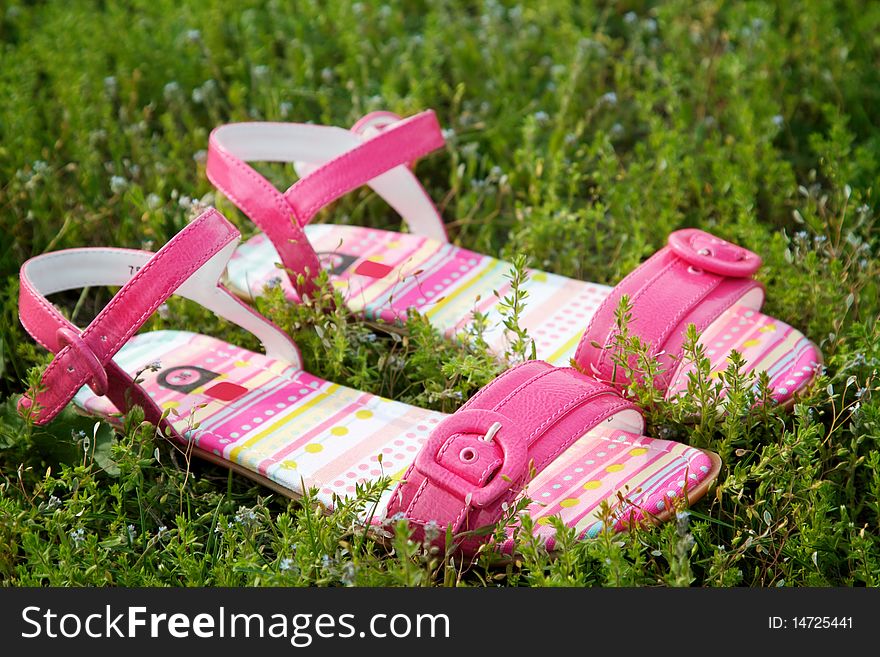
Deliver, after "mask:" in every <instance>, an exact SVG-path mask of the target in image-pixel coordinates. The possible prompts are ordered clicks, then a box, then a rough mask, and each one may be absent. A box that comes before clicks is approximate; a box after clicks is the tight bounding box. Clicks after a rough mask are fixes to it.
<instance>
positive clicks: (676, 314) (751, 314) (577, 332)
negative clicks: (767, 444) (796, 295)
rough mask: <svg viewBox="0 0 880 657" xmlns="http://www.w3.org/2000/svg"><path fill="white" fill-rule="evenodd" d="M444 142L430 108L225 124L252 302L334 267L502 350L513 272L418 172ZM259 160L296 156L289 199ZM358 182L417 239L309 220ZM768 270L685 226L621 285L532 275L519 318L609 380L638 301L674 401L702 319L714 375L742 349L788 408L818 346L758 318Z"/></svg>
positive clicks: (216, 145) (344, 280)
mask: <svg viewBox="0 0 880 657" xmlns="http://www.w3.org/2000/svg"><path fill="white" fill-rule="evenodd" d="M442 144H443V137H442V134H441V132H440V128H439V125H438V124H437V120H436V117H435V116H434V114H433V112H430V111H429V112H423V113H421V114H417V115H415V116H412V117H409V118H407V119H403V120H401V119H399V117H397V116H396V115H394V114H391V113H389V112H379V113H373V114H370V115H367V116H366V117H364V118H363V119H361V120H360V121H359V122H358V123H357V124H355V126H354V127H353V128H352V129H351V130H346V129H344V128H338V127H330V126H315V125H311V124H294V123H288V124H285V123H237V124H229V125H224V126H221V127H219V128H217V129H215V130H214V131H213V133H212V134H211V138H210V143H209V150H208V164H207V174H208V177H209V178H210V180H211V181H212V182H213V183H214V184H215V186H216V187H217V188H218V189H219V190H220V191H222V192H223V193H224V194H225V195H226V196H227V197H228V198H229V199H230V200H231V201H232V202H233V203H235V204H236V205H237V206H238V207H239V208H240V209H241V210H242V211H243V212H244V213H245V214H246V215H247V216H248V217H250V218H251V219H252V220H253V221H254V223H256V224H257V226H258V227H260V228H261V229H262V231H263V233H262V234H258V235H256V236H255V237H253V238H251V239H250V240H248V241H247V242H246V243H245V244H243V245H242V246H241V247H240V248H239V249H238V250H237V251H236V253H235V255H234V256H233V258H232V260H231V261H230V264H229V268H228V272H227V277H228V278H227V281H228V285H229V287H230V289H232V290H233V291H235V292H236V293H237V294H239V295H240V296H242V297H243V298H247V299H253V298H255V297H257V296H259V295H261V294H263V292H264V291H265V289H266V288H267V287H277V286H281V287H282V288H283V290H284V293H285V295H286V296H287V297H288V298H289V299H290V300H291V301H292V302H295V301H297V300H298V299H299V298H301V295H302V294H307V293H309V292H310V291H311V290H312V289H313V281H314V277H315V275H316V274H317V272H318V271H319V270H320V269H325V270H327V272H328V274H329V276H330V280H331V283H332V285H333V286H334V287H335V288H336V289H338V290H339V291H340V292H341V293H342V295H343V297H344V298H345V300H346V303H347V304H348V306H349V308H350V309H351V310H352V311H354V312H357V313H361V314H362V315H363V316H365V317H366V318H368V319H373V320H383V321H385V322H389V323H399V322H401V321H402V320H403V319H404V318H405V317H406V313H407V310H408V309H409V308H415V309H417V310H418V311H419V312H420V313H422V314H423V315H425V316H427V317H428V319H429V320H430V321H431V323H432V324H433V325H435V326H436V327H437V328H438V329H440V330H441V331H443V332H444V333H446V334H447V335H449V336H456V335H459V334H461V333H462V332H463V331H464V330H465V329H466V328H467V327H468V325H469V324H470V323H471V321H472V320H473V314H474V311H478V312H480V313H482V314H484V315H486V316H487V317H488V326H489V330H488V332H487V335H486V339H487V341H488V343H489V345H490V347H491V348H492V349H493V350H494V351H495V352H496V353H499V354H502V353H504V351H505V349H506V348H507V346H508V335H507V334H506V332H505V329H504V327H503V325H502V322H501V319H500V307H499V304H500V302H501V299H502V298H503V297H504V296H505V295H506V294H507V293H508V292H509V290H510V282H509V280H508V279H507V274H508V273H509V271H510V269H511V266H510V265H509V264H508V263H506V262H503V261H500V260H497V259H495V258H491V257H489V256H485V255H481V254H478V253H474V252H473V251H469V250H467V249H463V248H460V247H457V246H454V245H452V244H449V243H448V240H447V237H446V233H445V229H444V227H443V221H442V219H441V217H440V214H439V212H438V211H437V209H436V208H435V206H434V205H433V203H431V201H430V199H429V197H428V195H427V193H426V192H425V190H424V188H423V187H422V186H421V185H420V184H419V182H418V180H417V179H416V178H415V176H414V175H413V173H412V171H411V168H410V164H411V162H412V161H413V160H414V159H416V158H417V157H419V156H422V155H425V154H427V153H429V152H431V151H433V150H435V149H437V148H439V147H440V146H442ZM255 160H259V161H273V162H294V163H295V165H296V168H297V171H298V172H299V173H300V174H301V176H302V177H301V178H300V179H299V181H298V182H297V183H295V184H294V185H293V186H292V187H291V188H290V189H288V190H287V191H286V192H285V193H283V194H282V193H281V192H279V191H277V190H276V189H275V188H274V187H273V186H272V185H271V184H270V183H269V182H268V181H267V180H266V179H265V178H263V177H262V176H261V175H260V174H258V173H257V172H256V171H255V170H254V169H253V168H251V167H250V166H249V165H248V164H246V162H247V161H255ZM364 184H367V185H369V186H370V187H372V188H373V190H374V191H376V193H378V194H379V195H380V196H382V198H383V199H385V200H386V201H387V202H388V203H389V205H390V206H391V207H392V208H394V209H395V210H396V211H397V212H398V213H399V214H400V215H401V216H402V217H403V219H404V221H405V223H406V224H407V226H408V228H409V231H410V232H409V233H394V232H389V231H383V230H377V229H369V228H358V227H354V226H343V225H333V224H321V225H310V224H309V222H310V221H311V219H312V218H313V217H314V216H315V214H316V213H317V212H318V210H320V209H321V208H323V207H325V206H326V205H327V204H329V203H330V202H332V201H333V200H335V199H337V198H339V197H340V196H342V195H343V194H345V193H347V192H348V191H351V190H352V189H355V188H357V187H359V186H361V185H364ZM760 265H761V259H760V258H759V257H758V256H757V255H756V254H754V253H752V252H750V251H748V250H747V249H744V248H742V247H739V246H736V245H734V244H731V243H730V242H726V241H724V240H722V239H720V238H717V237H715V236H713V235H710V234H708V233H705V232H703V231H698V230H694V229H686V230H681V231H676V232H675V233H673V234H672V235H670V238H669V244H668V245H667V246H666V247H664V248H663V249H661V250H660V251H659V252H658V253H657V254H655V255H654V256H653V257H651V258H650V259H648V260H647V261H646V262H645V263H643V264H642V265H641V266H639V267H638V268H637V269H636V270H634V271H633V272H632V273H631V274H629V275H628V276H627V277H626V278H624V279H623V280H622V281H621V282H620V283H619V284H618V285H617V286H616V287H614V288H609V287H607V286H603V285H596V284H593V283H587V282H583V281H577V280H573V279H569V278H565V277H562V276H557V275H554V274H550V273H548V272H543V271H539V270H530V272H529V274H530V275H529V279H528V281H527V282H526V283H525V286H524V287H525V289H526V290H527V291H528V293H529V296H528V303H527V307H526V313H525V316H524V317H523V318H522V319H521V322H520V325H521V326H522V327H523V328H525V329H526V330H527V331H528V333H529V335H530V336H531V337H532V338H533V339H534V340H535V343H536V349H537V356H538V358H541V359H543V360H546V361H547V362H550V363H551V364H554V365H567V364H569V363H570V362H571V361H572V360H574V362H576V363H577V365H578V366H579V367H580V368H582V369H583V370H584V371H585V372H587V373H590V374H592V375H593V376H595V377H596V378H598V379H600V380H602V381H605V382H608V383H612V384H614V385H623V384H625V383H626V382H627V381H626V380H625V378H623V377H621V376H620V372H619V371H618V372H615V373H614V376H613V380H612V374H613V370H614V367H613V359H612V357H611V352H612V350H611V347H612V345H613V343H614V336H615V322H614V312H615V310H616V308H617V307H618V303H619V301H620V299H621V297H622V296H623V295H624V294H626V295H627V296H628V297H629V299H630V301H631V303H632V306H633V310H632V316H633V320H632V323H631V325H630V331H631V333H633V334H635V335H638V336H639V337H640V338H642V340H643V341H645V342H647V343H648V344H649V346H650V352H651V354H652V355H654V356H656V357H657V358H658V359H659V360H660V361H661V363H662V365H663V366H664V367H665V373H664V375H663V376H662V377H660V378H659V379H658V380H657V381H655V385H658V386H660V387H661V389H663V390H665V391H666V395H667V397H670V398H671V397H673V396H675V395H677V394H679V393H681V392H684V391H686V390H687V385H688V373H689V372H690V371H691V369H692V367H693V365H692V364H690V363H688V362H686V361H685V359H683V358H682V357H681V350H682V344H683V342H684V335H685V330H686V328H687V326H688V324H691V323H693V324H695V325H696V327H697V329H698V330H699V331H700V333H701V337H700V342H701V344H702V346H703V347H704V348H705V352H706V354H707V356H708V357H709V358H710V360H711V363H712V376H713V377H717V376H718V374H719V373H720V372H722V371H724V370H726V369H727V366H728V358H729V356H730V354H731V351H733V350H736V351H738V352H739V353H740V354H742V355H743V357H744V359H745V361H746V363H747V368H746V373H755V374H757V373H760V372H767V373H768V375H769V377H770V382H771V388H772V391H773V397H774V398H775V399H776V400H777V401H778V402H779V403H788V402H790V401H792V400H793V399H794V397H795V395H796V394H797V393H798V392H799V391H800V390H801V389H803V388H804V387H805V386H806V385H807V384H808V383H809V382H810V381H811V380H812V379H813V378H814V375H815V373H816V371H817V369H818V367H819V365H820V363H821V355H820V353H819V351H818V348H817V347H816V346H815V345H814V344H813V343H812V342H811V341H810V340H808V339H807V338H806V337H804V335H802V334H801V333H800V332H799V331H797V330H796V329H794V328H792V327H791V326H789V325H787V324H785V323H784V322H781V321H779V320H777V319H774V318H772V317H770V316H768V315H765V314H763V313H761V312H760V308H761V306H762V304H763V301H764V289H763V287H762V286H761V285H760V284H759V283H758V282H757V281H755V280H754V279H753V278H752V276H753V275H754V274H755V272H756V271H757V270H758V268H759V267H760ZM496 292H497V294H496ZM585 327H586V330H585ZM595 345H598V347H597V346H595ZM618 369H619V368H618Z"/></svg>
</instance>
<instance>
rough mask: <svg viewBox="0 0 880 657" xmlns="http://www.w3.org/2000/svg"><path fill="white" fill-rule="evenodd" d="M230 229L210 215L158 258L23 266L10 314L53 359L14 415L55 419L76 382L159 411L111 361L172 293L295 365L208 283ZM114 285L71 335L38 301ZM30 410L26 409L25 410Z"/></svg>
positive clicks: (93, 255) (219, 267) (288, 352)
mask: <svg viewBox="0 0 880 657" xmlns="http://www.w3.org/2000/svg"><path fill="white" fill-rule="evenodd" d="M238 239H239V233H238V231H237V230H236V229H235V227H234V226H232V224H230V223H229V222H228V221H226V219H225V218H223V216H222V215H221V214H220V213H219V212H217V211H216V210H208V211H207V212H205V213H204V214H202V215H201V216H200V217H199V218H197V219H196V220H195V221H193V222H192V223H191V224H189V225H188V226H187V227H186V228H184V229H183V230H182V231H181V232H180V233H178V234H177V235H176V236H175V237H174V238H173V239H171V240H170V241H169V242H168V243H167V244H166V245H165V246H164V247H163V248H162V249H161V250H160V251H159V252H158V253H149V252H146V251H136V250H129V249H101V248H95V249H68V250H65V251H56V252H54V253H47V254H44V255H41V256H37V257H35V258H31V259H30V260H28V261H27V262H26V263H24V265H22V268H21V275H20V281H21V285H20V292H19V317H20V319H21V323H22V325H23V326H24V328H25V329H26V330H27V331H28V333H30V334H31V335H32V336H33V337H34V339H35V340H36V341H37V342H38V343H39V344H41V345H42V346H43V347H45V348H46V349H48V350H49V351H51V352H53V353H55V358H54V360H53V361H52V362H51V363H50V364H49V366H48V367H47V368H46V371H45V372H44V373H43V377H42V380H41V388H40V390H39V391H36V392H35V391H33V390H30V391H28V392H27V393H26V394H25V396H23V397H22V398H21V400H20V401H19V410H20V411H21V412H25V411H27V410H28V409H31V411H32V413H33V417H34V420H35V422H36V423H37V424H44V423H46V422H48V421H50V420H51V419H52V418H53V417H55V416H56V415H57V414H58V413H59V412H60V411H61V409H62V408H63V407H64V406H65V405H66V404H67V403H68V402H69V401H70V400H71V398H72V397H73V395H74V394H75V393H76V391H77V390H79V388H80V387H81V386H83V385H84V384H87V385H89V386H90V387H91V388H92V390H93V391H94V392H95V394H98V395H106V396H108V397H109V398H110V399H111V401H112V402H113V403H114V404H115V405H116V407H117V408H118V409H120V410H123V411H124V410H127V409H128V408H129V407H130V406H131V405H133V404H137V405H140V406H142V407H143V408H144V410H145V411H146V413H147V419H149V420H150V421H152V422H158V421H159V419H160V418H161V411H160V409H158V408H157V407H156V406H155V404H153V402H152V401H150V399H149V396H148V395H147V394H146V393H145V392H144V391H143V390H142V389H141V388H140V387H139V386H138V385H136V384H135V382H134V381H133V380H132V378H131V377H130V376H129V375H128V374H126V373H125V372H124V371H123V370H122V369H121V368H120V367H118V366H117V365H116V364H115V363H114V362H113V356H114V355H115V354H116V353H117V352H118V351H119V350H120V349H121V348H122V346H123V345H124V344H125V343H126V342H127V341H128V340H129V339H130V338H131V337H132V336H133V335H134V333H135V332H136V331H137V330H138V329H139V328H140V327H141V326H143V324H144V323H145V322H146V321H147V319H149V317H150V315H152V314H153V312H155V311H156V309H157V308H158V307H159V306H160V305H161V304H162V303H163V302H164V301H165V300H166V299H168V297H170V296H171V295H172V294H180V295H181V296H184V297H187V298H189V299H192V300H194V301H197V302H199V303H201V304H202V305H204V306H205V307H206V308H208V309H209V310H212V311H213V312H215V313H216V314H218V315H220V316H222V317H225V318H227V319H229V320H230V321H232V322H234V323H236V324H238V325H240V326H242V327H243V328H245V329H247V330H250V331H251V332H253V333H254V334H255V335H257V337H259V338H260V340H261V341H262V342H263V344H264V345H265V346H266V350H267V353H271V355H272V356H273V357H275V358H279V359H282V360H286V361H288V362H291V364H293V365H294V366H296V367H298V366H299V363H300V356H299V352H298V350H297V349H296V345H294V344H293V343H292V342H291V341H290V338H288V337H287V336H286V335H285V334H284V333H283V332H282V331H281V330H280V329H278V328H277V327H276V326H274V325H273V324H271V322H269V321H268V320H266V319H264V318H263V317H261V316H259V315H257V314H256V313H254V312H253V311H252V310H250V309H249V308H248V307H247V306H245V305H244V304H243V303H241V301H240V300H239V299H237V298H236V297H235V296H234V295H232V294H231V293H230V292H229V291H228V290H226V289H225V288H223V287H222V286H220V285H219V284H218V282H217V281H218V279H219V277H220V275H221V274H222V272H223V269H224V268H225V265H226V262H227V261H228V260H229V257H230V256H231V255H232V252H233V250H234V249H235V246H236V245H237V243H238ZM96 285H108V286H117V285H118V286H121V289H120V290H119V291H118V292H117V293H116V295H115V296H114V297H113V299H111V301H110V303H108V304H107V306H106V307H105V308H104V309H103V310H102V311H101V312H100V313H99V314H98V316H97V317H96V318H95V319H94V320H93V321H92V323H91V324H89V326H88V327H87V328H86V329H85V330H83V331H80V329H79V328H78V327H76V326H75V325H74V324H72V323H71V322H70V321H68V320H67V319H66V318H65V317H64V316H63V315H62V314H61V313H60V312H59V311H58V310H57V309H56V308H55V306H53V305H52V304H51V303H49V302H48V300H47V299H46V296H47V295H50V294H53V293H56V292H60V291H63V290H67V289H75V288H78V287H89V286H96ZM34 405H35V406H34Z"/></svg>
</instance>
